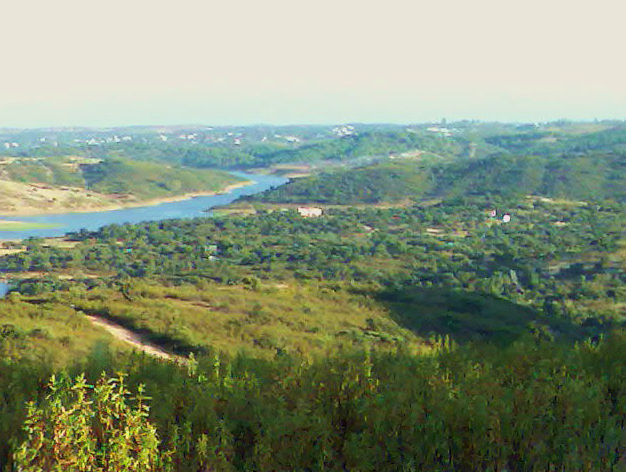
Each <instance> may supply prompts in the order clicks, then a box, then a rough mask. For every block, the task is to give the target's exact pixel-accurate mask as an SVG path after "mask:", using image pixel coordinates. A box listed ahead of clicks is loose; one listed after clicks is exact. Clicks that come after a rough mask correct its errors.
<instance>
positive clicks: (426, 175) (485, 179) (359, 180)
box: [235, 152, 626, 205]
mask: <svg viewBox="0 0 626 472" xmlns="http://www.w3.org/2000/svg"><path fill="white" fill-rule="evenodd" d="M625 162H626V154H623V153H617V152H612V153H603V152H594V153H587V154H585V155H568V156H551V157H545V156H514V155H509V154H499V155H494V156H490V157H486V158H483V159H454V160H450V161H446V162H441V161H439V162H437V161H431V162H430V163H426V162H422V161H420V160H418V161H415V160H414V161H410V160H409V161H387V162H383V163H378V164H374V165H370V166H365V167H356V168H351V169H342V170H337V171H334V172H322V173H320V174H316V175H313V176H310V177H306V178H299V179H294V180H292V181H291V182H289V183H288V184H286V185H283V186H281V187H279V188H277V189H273V190H267V191H265V192H263V193H260V194H257V195H254V196H251V197H246V198H243V199H241V200H240V201H239V202H240V203H241V202H266V203H300V204H303V203H318V204H329V205H331V204H334V205H354V204H376V203H383V202H384V203H393V202H398V201H400V200H403V199H406V198H409V199H411V200H413V201H417V200H420V199H425V198H459V197H470V198H471V197H476V196H481V197H487V198H491V197H496V198H515V197H521V196H525V195H530V194H532V195H541V196H545V197H550V198H565V199H572V200H583V201H592V200H604V199H614V200H619V201H625V200H626V165H625V164H624V163H625ZM235 205H237V204H235Z"/></svg>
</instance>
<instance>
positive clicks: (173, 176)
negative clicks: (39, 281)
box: [0, 156, 241, 199]
mask: <svg viewBox="0 0 626 472" xmlns="http://www.w3.org/2000/svg"><path fill="white" fill-rule="evenodd" d="M0 179H2V180H8V181H13V182H19V183H28V184H32V183H36V184H45V185H48V186H56V187H58V186H66V187H78V188H85V189H87V190H91V191H94V192H100V193H105V194H111V193H115V194H129V195H133V196H134V197H136V198H138V199H148V198H158V197H166V196H172V195H178V194H184V193H188V192H197V191H216V190H220V189H222V188H224V187H225V186H227V185H229V184H233V183H236V182H241V179H239V178H237V177H235V176H233V175H232V174H229V173H227V172H222V171H216V170H197V169H196V170H190V169H186V168H183V167H179V166H170V165H166V164H158V163H150V162H142V161H135V160H130V159H119V158H114V159H106V160H99V159H85V158H79V157H75V156H74V157H72V156H69V157H67V156H66V157H46V158H5V159H4V160H0Z"/></svg>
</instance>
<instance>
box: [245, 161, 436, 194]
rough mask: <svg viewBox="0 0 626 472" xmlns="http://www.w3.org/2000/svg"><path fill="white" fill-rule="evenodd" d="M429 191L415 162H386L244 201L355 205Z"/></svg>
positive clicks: (427, 181) (425, 172) (426, 175)
mask: <svg viewBox="0 0 626 472" xmlns="http://www.w3.org/2000/svg"><path fill="white" fill-rule="evenodd" d="M431 187H432V183H431V181H430V172H429V170H428V169H427V168H426V167H425V166H424V165H423V164H420V163H419V162H416V161H409V162H399V163H392V162H387V163H383V164H376V165H372V166H367V167H361V168H356V169H345V170H338V171H335V172H332V173H327V172H323V173H321V174H318V175H315V176H311V177H306V178H302V179H296V180H292V181H291V182H289V183H288V184H286V185H283V186H281V187H278V188H277V189H274V190H267V191H265V192H263V193H260V194H257V195H254V196H252V197H249V198H247V199H246V200H248V201H250V200H251V201H264V202H269V203H301V202H312V203H326V204H357V203H380V202H383V201H384V202H393V201H398V200H401V199H403V198H406V197H419V196H421V195H423V194H425V193H426V192H427V191H429V190H430V189H431Z"/></svg>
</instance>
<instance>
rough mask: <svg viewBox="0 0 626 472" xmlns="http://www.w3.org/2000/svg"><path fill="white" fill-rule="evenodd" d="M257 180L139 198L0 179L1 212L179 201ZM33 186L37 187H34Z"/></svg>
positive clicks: (38, 212) (82, 209) (43, 211)
mask: <svg viewBox="0 0 626 472" xmlns="http://www.w3.org/2000/svg"><path fill="white" fill-rule="evenodd" d="M254 183H255V182H254V181H252V180H246V181H243V182H237V183H234V184H231V185H228V186H227V187H225V188H223V189H221V190H216V191H206V192H189V193H184V194H181V195H173V196H170V197H162V198H153V199H149V200H139V199H136V198H134V197H132V196H129V197H126V198H124V199H121V198H120V197H119V196H117V195H106V194H98V193H96V192H91V191H88V190H85V189H79V188H68V187H65V188H50V187H42V186H39V185H37V186H34V185H30V184H21V183H16V182H7V181H1V182H0V216H36V215H50V214H58V213H91V212H96V211H112V210H122V209H125V208H137V207H144V206H153V205H160V204H162V203H171V202H178V201H182V200H188V199H190V198H194V197H207V196H211V195H219V194H223V193H228V192H230V191H232V190H234V189H236V188H240V187H244V186H247V185H252V184H254ZM33 189H34V190H33Z"/></svg>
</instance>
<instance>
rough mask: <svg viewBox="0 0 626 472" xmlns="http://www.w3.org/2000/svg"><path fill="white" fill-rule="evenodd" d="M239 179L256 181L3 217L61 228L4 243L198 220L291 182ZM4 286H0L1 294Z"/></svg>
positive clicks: (7, 235)
mask: <svg viewBox="0 0 626 472" xmlns="http://www.w3.org/2000/svg"><path fill="white" fill-rule="evenodd" d="M232 173H233V174H234V175H236V176H238V177H242V178H244V179H246V180H252V181H254V182H255V183H254V184H252V185H247V186H245V187H240V188H236V189H233V190H231V191H230V192H228V193H223V194H219V195H210V196H206V197H194V198H190V199H187V200H181V201H178V202H171V203H162V204H160V205H152V206H145V207H137V208H126V209H122V210H112V211H98V212H91V213H65V214H58V215H41V216H6V217H2V216H0V220H18V221H24V222H36V223H48V224H55V225H59V226H57V227H54V228H41V229H30V230H25V231H0V240H3V239H22V238H28V237H32V236H34V237H41V238H44V237H55V236H63V235H65V234H66V233H68V232H76V231H80V230H81V229H82V228H84V229H86V230H89V231H94V230H97V229H99V228H101V227H102V226H106V225H109V224H113V223H117V224H123V223H139V222H142V221H159V220H167V219H171V218H194V217H198V216H209V215H211V213H210V212H206V210H207V209H209V208H212V207H215V206H218V205H226V204H227V203H230V202H232V201H233V200H235V199H237V198H238V197H240V196H242V195H252V194H255V193H259V192H262V191H263V190H267V189H269V188H271V187H278V186H279V185H282V184H284V183H285V182H287V180H288V179H286V178H284V177H277V176H273V175H257V174H246V173H243V172H232ZM2 290H3V287H2V286H0V293H2Z"/></svg>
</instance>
